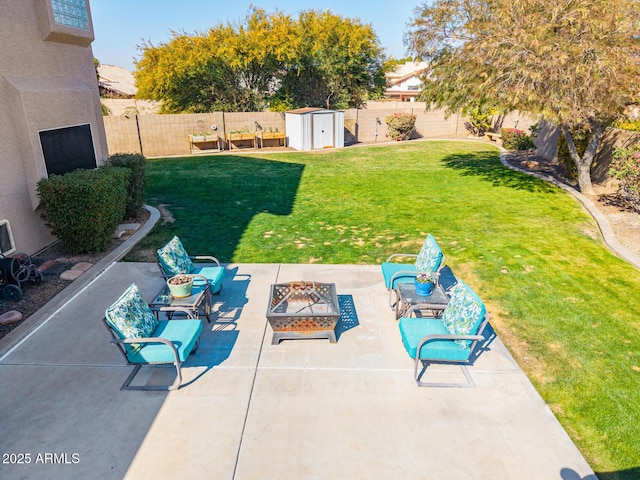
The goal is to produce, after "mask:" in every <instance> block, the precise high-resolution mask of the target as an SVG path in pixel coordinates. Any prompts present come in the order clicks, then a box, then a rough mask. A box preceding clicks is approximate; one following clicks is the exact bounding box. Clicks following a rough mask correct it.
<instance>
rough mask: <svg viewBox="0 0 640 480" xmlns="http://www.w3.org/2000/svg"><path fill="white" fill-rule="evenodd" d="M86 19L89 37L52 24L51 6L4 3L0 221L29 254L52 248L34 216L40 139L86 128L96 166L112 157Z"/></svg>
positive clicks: (41, 172) (42, 173)
mask: <svg viewBox="0 0 640 480" xmlns="http://www.w3.org/2000/svg"><path fill="white" fill-rule="evenodd" d="M87 8H88V0H87ZM88 19H89V30H84V29H77V28H71V27H67V26H64V25H60V24H57V23H56V22H55V21H54V20H53V12H52V6H51V2H50V0H3V1H2V2H0V44H1V45H2V48H1V49H0V145H1V146H2V148H0V167H1V172H2V174H1V175H0V220H2V219H8V220H9V222H10V225H11V230H12V232H13V237H14V240H15V243H16V248H17V250H18V251H21V252H25V253H28V254H32V253H35V252H36V251H38V250H40V249H42V248H43V247H44V246H46V245H47V244H49V243H51V242H52V241H53V240H54V238H53V237H52V236H51V234H50V232H49V230H48V228H46V226H45V225H44V222H43V221H42V219H41V218H40V211H38V210H37V207H38V198H37V195H36V184H37V183H38V181H39V180H40V179H41V178H44V177H46V176H47V172H46V169H45V164H44V157H43V153H42V147H41V145H40V137H39V131H41V130H49V129H55V128H62V127H69V126H74V125H80V124H89V125H91V132H92V135H93V141H94V147H95V153H96V159H97V161H98V163H99V164H100V163H102V162H103V161H104V160H105V159H106V157H107V155H108V154H107V143H106V137H105V131H104V124H103V122H102V113H101V108H100V100H99V96H98V86H97V80H96V74H95V69H94V66H93V52H92V51H91V47H90V44H91V41H92V40H93V30H92V26H91V16H90V12H88Z"/></svg>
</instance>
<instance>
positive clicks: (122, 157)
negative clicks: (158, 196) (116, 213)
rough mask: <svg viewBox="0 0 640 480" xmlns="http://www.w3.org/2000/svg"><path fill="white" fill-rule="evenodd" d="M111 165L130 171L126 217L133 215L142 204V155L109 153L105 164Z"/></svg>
mask: <svg viewBox="0 0 640 480" xmlns="http://www.w3.org/2000/svg"><path fill="white" fill-rule="evenodd" d="M105 165H106V166H111V167H125V168H128V169H129V170H130V171H131V175H130V176H129V185H128V186H127V209H126V212H125V217H126V218H133V217H135V216H136V215H137V214H138V212H139V211H140V209H141V208H142V206H143V205H144V198H145V187H146V184H147V180H146V176H145V170H144V157H143V156H142V155H139V154H137V153H118V154H115V155H111V156H110V157H109V158H108V159H107V162H106V164H105Z"/></svg>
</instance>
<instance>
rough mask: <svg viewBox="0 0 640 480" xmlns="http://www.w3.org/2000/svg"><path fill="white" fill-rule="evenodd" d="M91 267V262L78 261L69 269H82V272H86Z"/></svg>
mask: <svg viewBox="0 0 640 480" xmlns="http://www.w3.org/2000/svg"><path fill="white" fill-rule="evenodd" d="M91 267H93V263H89V262H79V263H76V264H75V265H74V266H73V267H71V270H82V271H83V272H86V271H87V270H89V269H90V268H91Z"/></svg>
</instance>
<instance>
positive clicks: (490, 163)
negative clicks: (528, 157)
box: [442, 152, 559, 193]
mask: <svg viewBox="0 0 640 480" xmlns="http://www.w3.org/2000/svg"><path fill="white" fill-rule="evenodd" d="M442 163H443V164H444V166H445V167H447V168H452V169H454V170H459V171H461V172H462V175H465V176H467V175H473V176H477V177H481V178H482V179H484V180H486V181H487V182H490V183H491V184H492V185H494V186H497V187H498V186H499V187H509V188H515V189H517V190H526V191H529V192H541V193H558V192H559V190H558V188H557V187H554V186H553V185H551V184H550V183H548V182H546V181H544V180H542V179H539V178H536V177H534V176H532V175H527V174H525V173H521V172H517V171H515V170H511V169H510V168H508V167H505V166H504V165H502V163H500V160H499V159H498V158H496V155H495V153H494V152H474V153H466V154H454V155H448V156H447V157H445V158H444V159H443V160H442Z"/></svg>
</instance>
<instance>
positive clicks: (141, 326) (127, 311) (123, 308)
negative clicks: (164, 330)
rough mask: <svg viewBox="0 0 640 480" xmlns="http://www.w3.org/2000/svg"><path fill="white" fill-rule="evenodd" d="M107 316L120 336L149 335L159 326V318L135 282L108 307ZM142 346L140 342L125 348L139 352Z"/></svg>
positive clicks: (137, 336)
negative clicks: (143, 297)
mask: <svg viewBox="0 0 640 480" xmlns="http://www.w3.org/2000/svg"><path fill="white" fill-rule="evenodd" d="M105 318H106V319H107V322H108V323H109V325H110V326H111V327H112V328H113V330H114V331H115V332H116V334H117V335H118V336H119V337H120V338H140V337H148V336H150V335H151V334H152V333H153V331H154V330H155V329H156V327H157V326H158V319H157V318H156V317H155V315H154V314H153V312H152V311H151V309H150V308H149V306H148V305H147V304H146V302H145V301H144V300H143V299H142V295H140V291H139V290H138V287H137V286H136V284H135V283H132V284H131V285H130V286H129V288H127V289H126V290H125V292H124V293H123V294H122V295H120V298H119V299H118V300H116V302H115V303H114V304H113V305H111V306H110V307H109V308H107V310H106V312H105ZM140 348H141V344H139V343H132V344H126V345H125V349H126V350H127V351H128V352H129V351H130V352H132V353H136V352H138V351H139V350H140Z"/></svg>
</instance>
